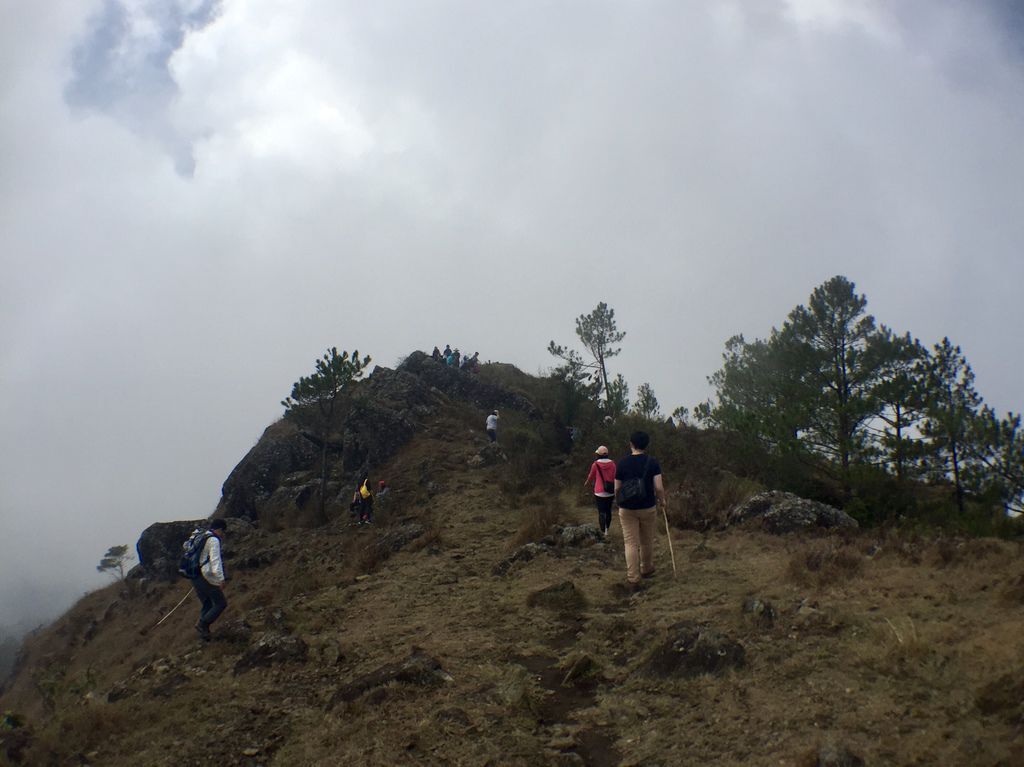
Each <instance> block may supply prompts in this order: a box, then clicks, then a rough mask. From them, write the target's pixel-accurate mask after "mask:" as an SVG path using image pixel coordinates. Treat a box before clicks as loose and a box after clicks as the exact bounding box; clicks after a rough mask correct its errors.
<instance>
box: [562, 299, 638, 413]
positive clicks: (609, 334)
mask: <svg viewBox="0 0 1024 767" xmlns="http://www.w3.org/2000/svg"><path fill="white" fill-rule="evenodd" d="M576 336H577V337H578V338H579V339H580V342H581V343H582V344H583V347H584V348H585V349H586V350H587V351H588V352H590V355H591V357H592V359H593V362H588V363H584V364H585V365H586V366H587V367H589V368H591V369H593V370H594V374H595V376H596V377H597V380H598V382H599V384H600V388H599V390H598V392H597V393H598V394H600V393H601V392H603V393H604V395H605V405H606V406H607V407H608V408H609V410H611V409H612V408H611V405H612V396H613V395H612V385H613V383H614V382H612V381H609V380H608V364H607V363H608V359H609V358H610V357H614V356H616V355H617V354H619V353H620V352H621V351H622V349H621V348H620V347H617V346H616V344H618V343H620V342H621V341H622V339H623V338H625V337H626V333H625V331H620V330H619V329H618V326H617V324H616V322H615V310H614V309H612V308H610V307H609V306H608V304H606V303H604V302H603V301H602V302H601V303H599V304H598V305H597V306H596V307H594V311H592V312H591V313H590V314H581V315H580V316H579V317H577V318H576ZM548 352H549V353H550V354H552V355H554V356H555V357H558V358H559V359H563V360H565V361H566V362H570V356H571V355H573V354H576V352H573V351H572V350H570V349H567V348H566V347H563V346H560V345H559V344H556V343H555V342H554V341H551V342H550V343H549V344H548ZM578 356H579V355H578V354H577V357H578ZM580 359H581V360H582V358H580Z"/></svg>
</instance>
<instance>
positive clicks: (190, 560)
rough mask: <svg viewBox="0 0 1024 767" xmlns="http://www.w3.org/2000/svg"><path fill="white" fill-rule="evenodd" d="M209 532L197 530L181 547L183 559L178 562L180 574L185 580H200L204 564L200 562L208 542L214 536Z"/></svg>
mask: <svg viewBox="0 0 1024 767" xmlns="http://www.w3.org/2000/svg"><path fill="white" fill-rule="evenodd" d="M212 535H213V533H211V532H210V531H209V530H199V529H197V530H195V531H193V533H192V535H191V536H190V537H189V539H188V540H187V541H185V542H184V543H183V544H182V545H181V549H182V553H181V559H180V560H178V572H179V573H180V574H181V575H182V576H183V577H185V578H198V577H199V576H200V574H201V573H202V572H203V565H204V564H205V563H204V562H202V561H200V560H201V558H202V556H203V549H205V548H206V542H207V541H208V540H209V539H210V536H212Z"/></svg>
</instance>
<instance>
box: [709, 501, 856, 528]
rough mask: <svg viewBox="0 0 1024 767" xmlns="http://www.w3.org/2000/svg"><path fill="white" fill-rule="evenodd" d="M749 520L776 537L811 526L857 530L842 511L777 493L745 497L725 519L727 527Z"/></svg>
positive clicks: (853, 522)
mask: <svg viewBox="0 0 1024 767" xmlns="http://www.w3.org/2000/svg"><path fill="white" fill-rule="evenodd" d="M751 521H754V522H759V523H760V525H761V527H763V528H764V529H765V530H766V531H768V532H769V533H775V534H781V533H791V532H794V531H797V530H807V529H810V528H814V527H820V528H833V527H842V528H849V529H855V528H857V527H858V524H857V520H855V519H854V518H853V517H851V516H850V515H849V514H847V513H846V512H845V511H840V510H839V509H837V508H834V507H832V506H828V505H826V504H824V503H818V502H817V501H809V500H807V499H806V498H801V497H800V496H798V495H793V494H792V493H783V492H780V491H778V490H770V491H768V492H764V493H758V494H757V495H755V496H752V497H751V498H748V499H747V500H746V501H744V502H743V503H741V504H739V505H738V506H735V507H734V508H733V509H732V510H731V511H730V512H729V514H728V516H727V518H726V524H729V525H738V524H743V523H747V522H751Z"/></svg>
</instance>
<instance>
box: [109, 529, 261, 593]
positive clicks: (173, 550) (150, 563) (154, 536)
mask: <svg viewBox="0 0 1024 767" xmlns="http://www.w3.org/2000/svg"><path fill="white" fill-rule="evenodd" d="M208 525H209V520H208V519H196V520H183V521H179V522H156V523H154V524H152V525H150V526H149V527H147V528H146V529H145V530H143V531H142V535H140V536H139V540H138V541H137V542H136V544H135V550H136V552H138V555H139V565H138V567H135V568H132V571H131V572H130V573H129V577H130V578H151V579H153V580H158V581H173V580H176V579H178V578H180V577H181V576H180V575H179V573H178V562H179V560H180V559H181V551H182V549H181V547H182V544H183V543H184V542H185V541H187V540H188V538H189V536H190V535H192V531H193V530H195V529H196V528H197V527H202V528H205V527H207V526H208ZM227 525H228V529H227V534H226V537H225V540H224V543H223V546H222V548H221V553H222V554H223V557H224V561H225V563H226V564H227V565H230V566H232V567H233V566H234V565H235V564H236V563H235V562H234V561H233V560H234V558H235V554H236V552H238V551H240V550H241V551H244V552H245V556H244V557H243V558H242V562H240V563H239V564H238V566H239V567H256V566H259V565H258V564H254V563H253V562H250V561H249V560H250V559H253V560H254V561H255V560H259V563H260V564H266V563H267V562H269V561H272V557H271V555H270V553H269V552H256V553H254V552H252V551H250V549H251V548H252V547H251V546H250V545H247V543H248V541H249V539H250V538H251V537H252V536H253V535H254V530H253V527H252V525H251V524H250V523H249V522H248V521H246V520H242V519H229V520H227ZM243 563H244V564H243Z"/></svg>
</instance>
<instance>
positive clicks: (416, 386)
mask: <svg viewBox="0 0 1024 767" xmlns="http://www.w3.org/2000/svg"><path fill="white" fill-rule="evenodd" d="M450 400H462V401H469V402H471V403H472V404H474V405H477V406H478V407H480V408H481V410H490V409H493V408H497V407H505V408H509V409H513V410H519V411H522V412H524V413H526V415H527V416H528V417H530V418H539V417H540V412H539V411H538V410H537V408H536V407H534V405H533V403H531V402H530V401H529V400H528V399H526V398H525V397H524V396H522V395H521V394H518V393H516V392H513V391H510V390H507V389H505V388H503V387H500V386H495V385H493V384H489V383H486V382H484V381H481V380H480V377H479V376H478V375H475V374H472V373H469V372H467V371H464V370H457V369H455V368H449V367H448V366H446V365H442V364H440V363H437V362H435V361H434V360H432V359H431V358H430V357H429V356H428V355H426V354H423V353H422V352H414V353H413V354H411V355H410V356H409V357H408V358H407V359H406V360H405V361H404V362H403V363H402V365H401V366H400V367H399V368H398V369H397V370H391V369H389V368H383V367H377V368H375V369H374V371H373V373H372V374H371V375H370V376H369V377H368V378H367V379H366V380H365V381H362V382H360V383H359V384H358V385H357V386H355V387H354V388H353V389H352V393H351V396H349V397H346V398H345V400H344V402H343V403H342V405H341V413H340V415H339V417H338V422H337V427H336V430H335V431H334V433H333V434H331V435H330V436H329V437H328V439H327V440H326V442H327V461H328V483H327V500H328V502H329V503H330V502H333V503H336V504H340V505H341V506H342V507H345V506H347V497H348V496H349V495H350V493H351V488H350V485H352V484H353V483H354V482H356V481H357V479H358V475H359V474H360V473H361V472H363V471H366V470H369V469H370V468H371V467H374V466H380V465H382V464H384V463H386V462H387V461H388V460H390V459H391V458H392V457H393V456H394V455H395V454H396V453H397V452H398V451H399V450H401V449H402V447H403V446H404V445H405V444H406V443H407V442H409V440H410V439H412V437H413V435H414V434H415V433H416V431H417V430H418V429H419V428H420V426H421V425H422V424H423V422H424V421H425V419H427V418H429V417H430V416H432V415H434V414H436V413H437V412H438V410H439V409H440V408H441V407H443V406H444V405H445V404H446V403H447V402H449V401H450ZM481 421H482V418H481ZM482 429H483V427H482V425H481V432H482ZM321 447H322V442H320V441H319V440H318V439H317V438H316V436H315V435H312V434H309V433H306V432H303V431H302V430H301V429H300V427H299V426H298V425H296V423H293V422H292V421H291V420H284V419H282V420H280V421H278V422H277V423H275V424H273V425H272V426H270V427H269V428H267V430H266V431H265V432H264V433H263V436H262V437H260V440H259V442H258V443H257V444H256V445H255V446H254V447H253V448H252V450H250V451H249V452H248V453H247V454H246V456H245V457H244V458H243V459H242V460H241V462H239V464H238V465H237V466H236V467H235V468H234V470H233V471H232V472H231V474H230V475H228V478H227V480H225V482H224V486H223V488H222V497H221V501H220V504H219V505H218V507H217V511H216V516H223V517H243V518H246V519H249V520H253V521H256V520H261V521H266V522H267V523H268V524H274V525H283V526H288V527H293V526H295V527H304V526H314V525H318V524H322V523H323V522H324V521H325V520H323V519H320V518H319V511H318V510H319V504H318V503H317V500H318V498H319V493H320V460H321ZM505 460H507V457H506V456H505V454H504V451H502V450H501V448H499V447H497V446H492V447H489V448H487V449H485V450H483V451H481V453H480V456H479V457H477V461H478V463H479V465H481V466H484V465H491V464H493V463H500V462H502V461H505Z"/></svg>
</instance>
